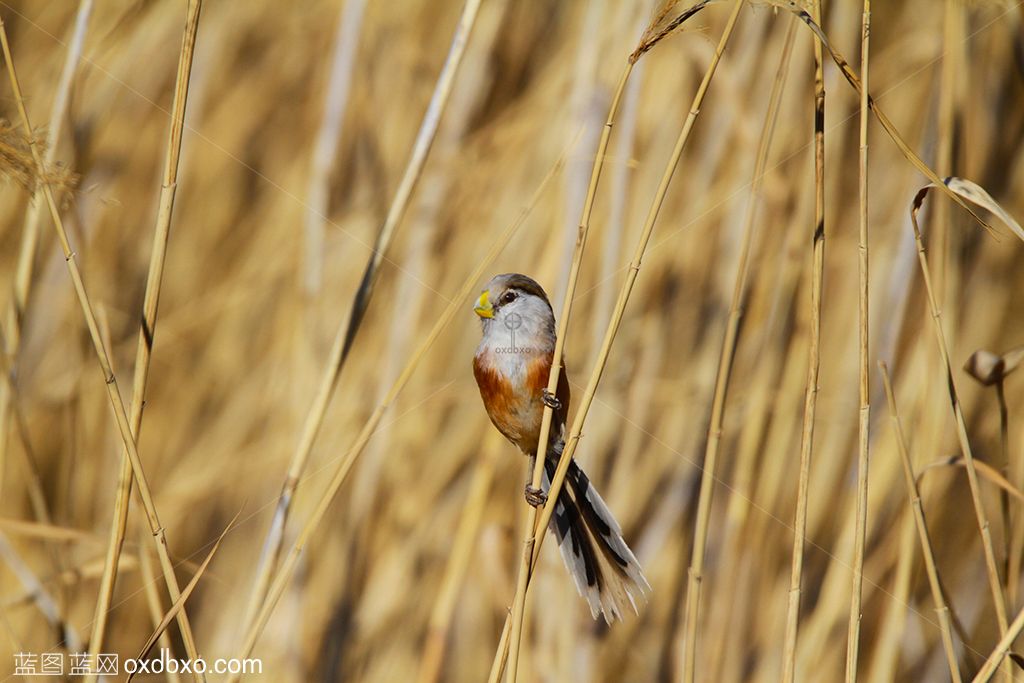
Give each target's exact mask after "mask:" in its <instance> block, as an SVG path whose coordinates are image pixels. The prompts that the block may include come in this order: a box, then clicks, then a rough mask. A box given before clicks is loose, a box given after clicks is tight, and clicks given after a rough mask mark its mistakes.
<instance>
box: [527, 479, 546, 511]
mask: <svg viewBox="0 0 1024 683" xmlns="http://www.w3.org/2000/svg"><path fill="white" fill-rule="evenodd" d="M526 502H527V503H529V504H530V505H532V506H533V507H535V508H536V507H540V506H541V505H543V504H544V503H546V502H548V494H546V493H544V492H543V491H542V490H540V489H538V488H534V487H533V486H532V485H531V484H529V483H528V484H527V485H526Z"/></svg>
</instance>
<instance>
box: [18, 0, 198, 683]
mask: <svg viewBox="0 0 1024 683" xmlns="http://www.w3.org/2000/svg"><path fill="white" fill-rule="evenodd" d="M194 4H195V5H198V0H194ZM0 46H2V48H3V53H4V60H5V61H6V62H7V76H8V78H9V80H10V83H11V90H12V91H13V93H14V98H15V101H16V102H17V106H18V114H19V115H20V117H21V123H22V126H23V127H24V128H25V133H26V135H27V136H28V137H29V143H30V144H29V148H30V150H31V152H32V159H33V161H34V162H35V165H36V167H37V169H38V172H39V178H40V180H39V182H40V185H41V186H42V189H43V195H44V197H45V198H46V205H47V208H48V209H49V211H50V218H51V219H52V220H53V225H54V229H55V230H56V232H57V239H58V240H59V241H60V245H61V249H62V251H63V252H64V260H65V262H66V264H67V267H68V273H69V275H70V276H71V283H72V285H73V286H74V288H75V294H76V296H77V298H78V303H79V306H80V307H81V309H82V315H83V317H84V318H85V323H86V327H87V328H88V330H89V337H90V339H91V340H92V344H93V349H94V350H95V352H96V359H97V361H98V363H99V366H100V370H101V371H102V373H103V378H104V382H105V384H106V388H107V396H108V398H109V400H110V405H111V407H112V408H113V411H114V417H115V419H116V421H117V427H118V431H119V432H120V435H121V441H122V443H123V444H124V447H125V449H126V451H127V454H128V458H129V460H130V462H131V467H132V471H133V472H134V475H135V478H136V480H137V481H138V482H139V494H140V496H141V498H142V504H143V507H144V508H145V511H146V521H147V522H148V523H149V529H150V531H151V532H152V534H153V539H154V542H155V543H156V548H157V554H158V556H159V558H160V565H161V569H162V570H163V574H164V580H165V581H166V583H167V592H168V594H169V595H170V596H171V600H177V599H178V596H179V595H180V594H181V589H180V588H179V586H178V580H177V578H176V577H175V575H174V564H173V563H172V562H171V558H170V554H169V553H168V550H167V533H166V530H165V529H164V527H163V525H162V524H161V523H160V517H159V515H158V514H157V511H156V503H155V502H154V500H153V494H152V492H151V490H150V488H149V482H148V481H147V480H146V475H145V472H144V471H143V467H142V459H141V458H140V457H139V451H138V448H137V447H136V444H135V437H134V435H133V433H132V428H131V423H130V421H129V419H128V413H127V411H126V410H125V406H124V401H123V400H122V399H121V392H120V389H119V388H118V385H117V377H116V376H115V375H114V370H113V367H112V366H111V364H110V357H109V355H108V354H107V350H106V347H105V346H104V343H103V338H102V336H101V334H100V329H99V324H98V323H97V321H96V314H95V313H94V312H93V307H92V303H91V302H90V300H89V294H88V292H87V291H86V289H85V282H84V281H83V280H82V273H81V271H80V270H79V268H78V262H77V261H76V260H75V252H74V251H73V250H72V248H71V243H70V241H69V240H68V234H67V231H66V230H65V229H64V223H63V221H62V219H61V216H60V210H59V209H58V208H57V202H56V200H55V199H54V196H53V191H52V190H51V188H50V185H49V183H47V182H46V180H45V166H44V165H43V160H42V158H41V156H40V154H39V149H38V146H37V144H36V142H35V139H34V138H33V136H32V124H31V122H30V121H29V118H28V111H27V110H26V108H25V99H24V97H23V96H22V92H21V84H20V83H19V82H18V76H17V73H16V71H15V69H14V61H13V58H12V56H11V46H10V42H9V41H8V38H7V28H6V26H5V25H4V21H3V19H2V17H0ZM178 626H179V628H180V629H181V632H182V640H183V641H184V643H185V650H186V652H187V654H188V656H189V657H190V658H192V659H193V660H197V659H198V657H199V655H198V653H197V651H196V646H195V639H194V638H193V636H192V629H191V626H190V625H189V621H188V617H187V616H186V614H185V611H184V610H182V611H181V612H180V613H179V614H178ZM196 679H197V680H205V676H203V675H202V674H200V673H198V672H196Z"/></svg>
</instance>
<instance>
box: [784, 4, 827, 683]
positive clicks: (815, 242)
mask: <svg viewBox="0 0 1024 683" xmlns="http://www.w3.org/2000/svg"><path fill="white" fill-rule="evenodd" d="M801 11H802V10H801ZM811 12H812V13H813V19H814V21H815V22H820V21H821V4H820V2H819V1H818V0H813V2H812V4H811ZM823 67H824V63H823V54H822V46H821V42H820V41H817V40H816V41H814V234H813V236H812V239H811V251H812V259H813V266H812V273H811V302H810V303H811V320H810V346H808V350H807V384H806V388H805V393H804V413H803V426H802V429H801V433H800V470H799V475H798V482H797V498H796V515H795V521H794V523H793V527H794V530H793V556H792V562H791V569H790V582H789V602H788V606H787V609H786V632H785V643H784V645H783V652H782V658H783V665H782V681H783V683H792V682H793V680H794V679H795V677H796V647H797V631H798V629H799V625H800V591H801V583H802V580H803V569H804V545H805V543H806V540H807V539H806V533H807V487H808V484H809V482H810V478H811V451H812V448H813V442H814V415H815V410H816V408H817V404H818V370H819V366H820V364H821V357H820V353H821V288H822V280H823V278H824V261H825V80H824V74H823Z"/></svg>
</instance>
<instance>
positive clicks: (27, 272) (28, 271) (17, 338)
mask: <svg viewBox="0 0 1024 683" xmlns="http://www.w3.org/2000/svg"><path fill="white" fill-rule="evenodd" d="M92 8H93V0H81V2H80V3H79V5H78V13H77V16H76V17H75V28H74V31H73V33H72V34H71V40H70V42H69V43H68V50H67V53H66V55H65V58H64V66H63V67H62V68H61V73H60V79H59V81H58V82H57V91H56V95H55V96H54V99H53V106H52V107H51V108H50V121H49V125H48V126H47V133H46V151H45V152H44V153H43V164H44V165H45V166H46V168H51V167H52V166H53V164H54V162H55V161H56V159H57V148H58V146H59V143H60V135H61V131H62V130H63V129H64V126H63V125H61V124H62V122H63V120H64V116H65V114H66V113H67V110H68V103H69V102H70V101H71V86H72V84H73V82H74V78H75V74H76V73H78V63H79V60H80V59H81V57H82V49H83V46H84V44H85V33H86V29H87V28H88V25H89V17H90V16H91V15H92ZM44 202H45V200H44V199H43V191H42V183H40V184H39V185H37V186H36V188H35V190H34V191H33V193H32V199H31V201H30V202H29V205H28V210H27V211H26V212H25V224H24V227H23V228H22V231H21V244H20V245H19V247H18V260H17V264H16V265H15V269H14V287H13V291H12V296H11V300H10V302H9V304H8V305H7V310H6V311H5V313H4V320H3V321H0V322H2V323H3V324H2V325H0V327H3V334H4V339H3V340H0V354H4V355H6V356H7V357H8V359H9V362H10V364H11V366H12V368H13V367H14V366H15V364H16V359H17V357H18V350H19V349H20V348H21V332H22V329H21V328H22V325H23V324H24V319H25V313H26V311H27V309H28V299H29V294H30V293H31V291H32V275H33V273H34V272H35V265H36V251H37V248H38V246H39V223H40V220H41V218H42V215H43V204H44ZM12 368H8V370H11V372H10V373H8V374H9V377H10V379H11V380H12V381H11V382H10V383H8V382H4V383H3V384H0V491H3V488H4V473H5V472H6V471H7V466H6V463H7V443H8V438H7V435H8V429H9V428H10V424H11V422H12V421H14V420H16V419H17V416H16V414H15V412H16V410H17V408H16V405H15V401H16V400H17V399H16V397H15V395H14V386H13V374H12V373H13V369H12ZM5 372H6V370H5Z"/></svg>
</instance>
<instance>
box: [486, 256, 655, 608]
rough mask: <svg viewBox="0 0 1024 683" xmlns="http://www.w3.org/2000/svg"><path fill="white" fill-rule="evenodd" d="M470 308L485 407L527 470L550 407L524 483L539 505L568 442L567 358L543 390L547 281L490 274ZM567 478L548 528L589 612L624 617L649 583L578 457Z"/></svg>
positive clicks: (547, 363)
mask: <svg viewBox="0 0 1024 683" xmlns="http://www.w3.org/2000/svg"><path fill="white" fill-rule="evenodd" d="M473 310H474V311H475V312H476V314H477V315H478V316H480V321H481V324H482V327H483V338H482V339H481V340H480V345H479V346H477V349H476V355H475V357H474V358H473V375H474V376H475V377H476V383H477V386H478V387H479V388H480V396H481V397H482V398H483V401H484V408H486V409H487V415H488V416H490V418H491V422H493V423H494V426H495V427H497V428H498V431H499V432H501V433H502V434H503V435H504V436H505V438H507V439H508V440H509V441H511V442H512V443H513V444H515V445H516V446H518V447H519V450H521V451H522V452H523V453H525V454H526V455H528V456H530V472H531V473H532V472H533V463H534V462H535V460H534V459H535V458H536V455H537V454H536V450H537V442H538V440H539V439H540V425H541V419H542V417H543V415H544V406H545V405H548V406H550V407H551V408H552V410H553V416H552V422H551V433H550V436H549V438H548V444H547V452H546V453H545V454H544V479H543V487H542V490H537V489H535V488H533V487H532V486H531V484H530V482H529V481H527V484H526V500H527V502H529V503H530V504H531V505H533V506H535V507H536V506H538V505H543V504H544V503H545V502H546V501H547V493H546V492H547V490H548V489H549V487H550V485H551V478H552V477H553V476H554V473H555V469H556V467H557V465H558V460H559V458H560V457H561V455H562V450H563V448H564V447H565V422H566V418H567V416H568V411H569V380H568V379H567V378H566V375H565V363H564V360H563V361H562V363H561V371H560V373H559V377H558V390H557V391H556V392H555V395H554V396H552V395H551V394H550V393H549V392H548V391H547V382H548V374H549V373H550V371H551V364H552V362H553V361H554V352H555V314H554V311H553V310H552V309H551V304H550V303H549V302H548V297H547V295H546V294H545V293H544V289H543V288H542V287H541V286H540V285H539V284H537V282H536V281H534V280H533V279H531V278H529V277H527V276H525V275H520V274H518V273H506V274H504V275H496V276H494V277H493V278H492V279H491V280H490V282H488V283H487V285H486V286H485V287H484V290H483V292H482V293H481V294H480V297H479V298H478V299H477V301H476V305H475V307H474V308H473ZM565 482H566V485H565V487H564V488H563V489H562V490H561V491H560V492H559V494H558V500H557V501H556V502H555V511H554V514H553V515H552V516H551V523H550V525H549V528H550V529H551V532H552V533H554V535H555V538H556V539H557V541H558V547H559V550H560V551H561V554H562V559H563V560H564V561H565V566H566V568H567V569H568V570H569V574H570V575H571V576H572V578H573V581H574V582H575V583H576V589H577V590H578V591H579V593H580V595H581V596H582V597H583V598H584V599H586V601H587V603H588V604H589V606H590V612H591V615H592V616H593V617H594V618H595V619H596V618H597V616H598V615H599V614H601V615H603V616H604V619H605V621H606V622H608V623H611V622H612V621H614V620H615V619H620V618H621V617H622V612H623V609H624V608H625V606H626V605H627V604H628V605H629V606H630V607H632V609H633V611H634V612H636V611H637V605H636V598H641V599H642V598H643V596H644V594H645V593H647V592H648V591H650V589H651V587H650V585H649V584H648V583H647V579H645V578H644V575H643V571H642V570H641V568H640V564H639V563H638V562H637V560H636V557H635V556H634V555H633V552H632V551H631V550H630V549H629V546H627V545H626V542H625V540H623V538H622V529H621V528H620V527H619V524H618V522H616V521H615V517H614V516H612V513H611V511H610V510H609V509H608V506H607V505H605V502H604V501H603V500H602V499H601V496H600V495H598V493H597V490H596V489H595V488H594V486H593V485H592V484H591V483H590V480H589V479H588V478H587V475H586V474H585V473H584V472H583V470H582V469H581V468H580V466H579V465H578V464H577V463H576V462H575V461H572V462H571V463H570V465H569V470H568V473H567V474H566V478H565Z"/></svg>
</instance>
